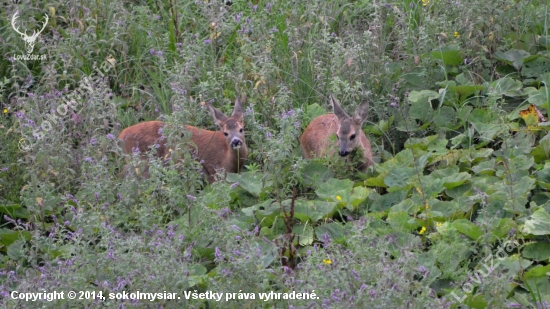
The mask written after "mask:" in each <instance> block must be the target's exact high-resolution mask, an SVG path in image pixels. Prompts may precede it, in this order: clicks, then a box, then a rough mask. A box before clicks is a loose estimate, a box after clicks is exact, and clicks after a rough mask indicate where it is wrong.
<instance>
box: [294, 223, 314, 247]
mask: <svg viewBox="0 0 550 309" xmlns="http://www.w3.org/2000/svg"><path fill="white" fill-rule="evenodd" d="M292 233H293V234H294V235H295V237H296V238H295V244H299V245H301V246H309V245H311V244H313V227H311V225H309V224H303V223H297V224H295V225H294V226H293V227H292Z"/></svg>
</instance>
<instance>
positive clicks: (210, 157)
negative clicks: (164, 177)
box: [119, 98, 248, 183]
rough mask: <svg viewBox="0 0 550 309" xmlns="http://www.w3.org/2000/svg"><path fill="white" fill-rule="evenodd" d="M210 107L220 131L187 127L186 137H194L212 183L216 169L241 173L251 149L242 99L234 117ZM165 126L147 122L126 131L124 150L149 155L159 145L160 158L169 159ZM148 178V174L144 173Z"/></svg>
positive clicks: (157, 122) (156, 122)
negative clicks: (246, 131)
mask: <svg viewBox="0 0 550 309" xmlns="http://www.w3.org/2000/svg"><path fill="white" fill-rule="evenodd" d="M207 107H208V109H209V111H210V113H211V115H212V117H213V118H214V122H215V123H216V125H217V126H218V127H219V128H220V131H216V132H214V131H210V130H204V129H199V128H197V127H194V126H186V132H182V134H183V135H185V134H190V135H191V137H190V141H191V145H190V147H191V149H192V151H193V152H194V153H195V154H196V157H197V160H199V161H200V162H201V164H202V166H203V170H204V171H205V172H206V176H207V177H208V181H209V182H210V183H212V182H214V181H215V175H216V170H218V169H223V170H224V171H225V172H231V173H235V172H239V171H240V169H241V168H242V166H243V164H244V162H245V160H246V158H247V157H248V149H247V147H246V142H245V137H244V124H243V117H242V116H243V112H242V104H241V101H240V99H238V98H237V100H236V101H235V109H234V111H233V114H232V115H231V117H228V116H226V115H225V114H223V113H222V112H221V111H219V110H218V109H216V108H215V107H213V106H212V105H211V104H209V103H207ZM163 125H164V124H163V123H162V122H161V121H147V122H142V123H138V124H136V125H133V126H131V127H128V128H126V129H124V130H123V131H122V132H121V133H120V135H119V139H120V140H122V141H123V150H124V152H126V153H132V151H139V152H141V153H145V152H146V151H148V150H149V147H150V146H152V145H155V147H156V148H157V156H158V157H160V158H161V159H166V158H167V157H168V156H169V154H170V153H169V148H168V146H167V145H166V138H164V137H163V136H162V130H161V129H162V127H163ZM144 176H145V177H148V175H147V174H144Z"/></svg>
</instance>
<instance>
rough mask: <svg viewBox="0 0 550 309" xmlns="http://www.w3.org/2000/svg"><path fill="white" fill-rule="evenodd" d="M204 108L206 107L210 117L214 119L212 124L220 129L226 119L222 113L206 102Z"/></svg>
mask: <svg viewBox="0 0 550 309" xmlns="http://www.w3.org/2000/svg"><path fill="white" fill-rule="evenodd" d="M206 106H207V107H208V110H209V111H210V115H212V118H213V119H214V123H215V124H216V125H217V126H218V127H221V125H222V123H223V122H225V121H226V120H227V118H229V117H227V116H226V115H225V114H224V113H222V112H221V111H220V110H219V109H217V108H215V107H214V106H212V104H211V103H209V102H207V103H206Z"/></svg>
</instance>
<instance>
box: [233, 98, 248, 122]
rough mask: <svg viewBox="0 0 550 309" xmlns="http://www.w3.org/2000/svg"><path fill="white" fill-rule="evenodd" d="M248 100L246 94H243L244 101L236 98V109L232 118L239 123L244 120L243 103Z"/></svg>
mask: <svg viewBox="0 0 550 309" xmlns="http://www.w3.org/2000/svg"><path fill="white" fill-rule="evenodd" d="M245 100H246V94H243V97H242V99H241V98H239V97H238V96H237V97H236V98H235V107H234V108H233V114H232V115H231V118H235V119H236V120H237V121H242V119H243V104H242V101H245Z"/></svg>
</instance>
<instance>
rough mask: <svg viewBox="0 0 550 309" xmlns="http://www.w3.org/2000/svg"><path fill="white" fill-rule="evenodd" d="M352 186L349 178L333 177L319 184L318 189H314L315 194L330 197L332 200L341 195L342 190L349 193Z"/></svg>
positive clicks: (324, 197)
mask: <svg viewBox="0 0 550 309" xmlns="http://www.w3.org/2000/svg"><path fill="white" fill-rule="evenodd" d="M352 188H353V181H351V180H349V179H335V178H330V179H329V180H328V181H326V182H324V183H323V184H321V185H320V186H319V189H317V190H315V193H316V194H317V196H319V197H320V198H322V199H331V200H332V201H337V198H336V197H337V196H340V197H341V198H342V196H341V194H342V192H339V191H345V192H347V194H350V193H351V189H352Z"/></svg>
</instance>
